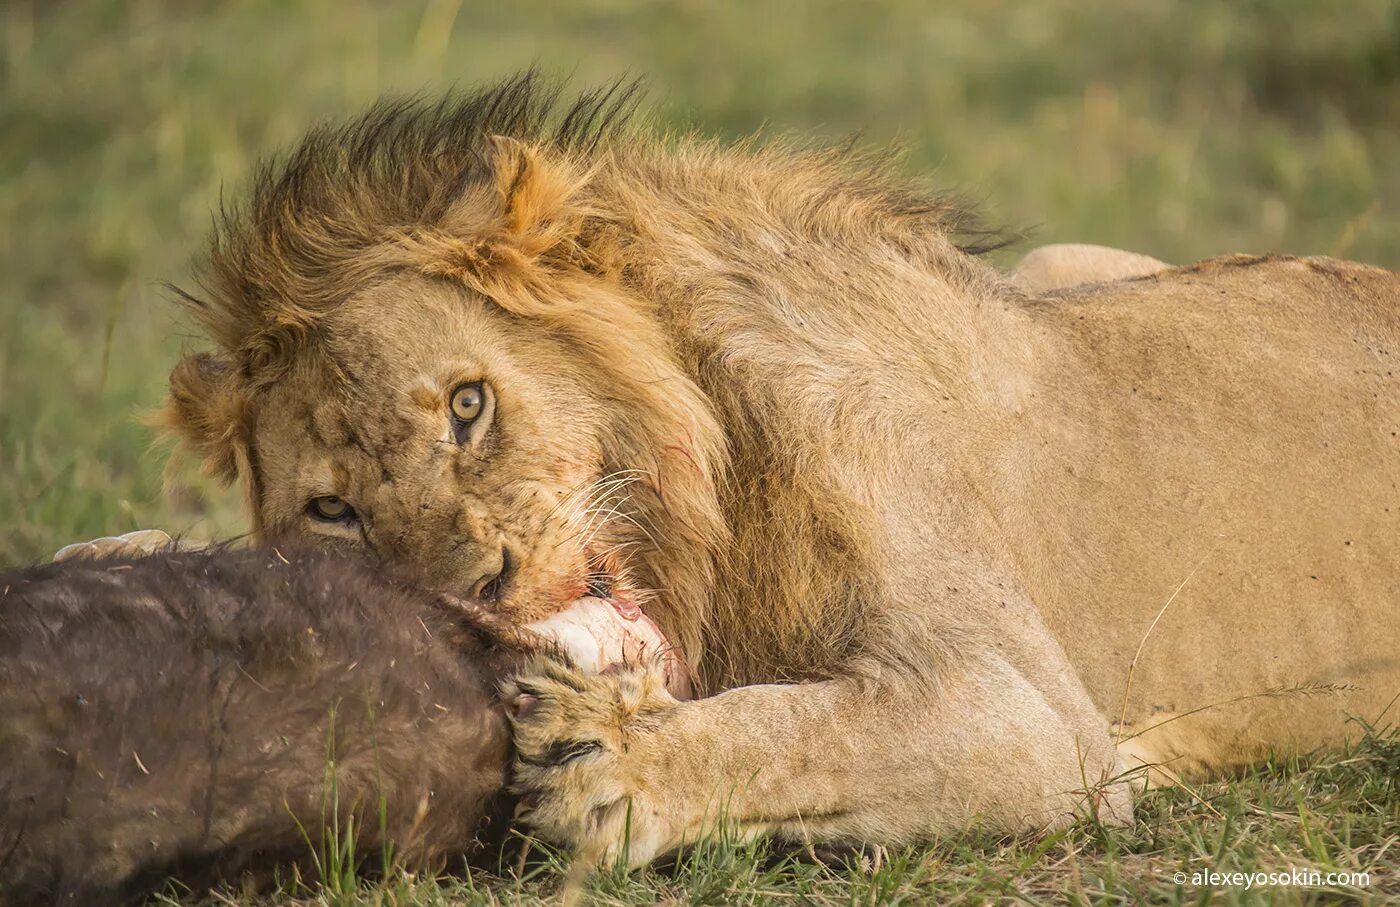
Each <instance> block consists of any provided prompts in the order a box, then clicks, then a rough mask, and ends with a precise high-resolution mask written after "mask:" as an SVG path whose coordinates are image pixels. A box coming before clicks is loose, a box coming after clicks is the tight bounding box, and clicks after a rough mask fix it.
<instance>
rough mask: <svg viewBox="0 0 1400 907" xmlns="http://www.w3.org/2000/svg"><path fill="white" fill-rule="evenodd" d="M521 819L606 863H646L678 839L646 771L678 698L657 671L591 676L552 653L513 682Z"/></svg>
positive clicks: (508, 693) (510, 696) (509, 690)
mask: <svg viewBox="0 0 1400 907" xmlns="http://www.w3.org/2000/svg"><path fill="white" fill-rule="evenodd" d="M504 693H505V699H506V703H507V706H508V712H509V714H510V717H511V722H512V724H513V725H514V727H515V746H516V752H517V757H516V766H515V782H514V785H513V789H514V792H515V793H516V794H518V795H519V796H520V798H521V807H520V810H519V817H520V818H521V820H522V821H523V822H524V823H525V824H526V825H528V826H529V827H530V828H531V829H532V830H533V831H534V832H535V833H536V834H538V835H539V836H540V837H541V838H543V839H545V840H548V841H551V842H553V843H555V844H558V845H561V846H563V847H566V848H568V849H570V850H571V851H573V852H574V853H575V854H576V855H577V856H578V857H579V858H580V859H584V860H587V861H591V862H600V861H607V860H613V859H617V858H618V857H619V856H622V857H623V858H624V859H625V860H626V861H627V862H628V863H630V864H633V865H639V864H641V863H645V862H647V861H648V860H650V859H651V858H652V857H654V856H656V855H657V854H659V853H661V852H663V851H664V850H666V849H669V847H671V846H674V843H676V842H675V841H674V840H673V838H674V833H673V827H672V826H673V823H671V822H669V821H667V816H666V814H665V813H666V811H665V809H664V804H663V802H662V799H661V798H660V797H659V796H657V791H656V785H654V784H653V783H652V781H653V779H651V778H650V777H649V776H648V770H649V769H652V768H654V766H653V765H651V764H650V761H651V758H652V754H653V753H654V752H656V746H655V744H656V738H657V736H658V729H659V727H660V726H661V724H662V722H663V721H664V718H665V716H666V715H667V713H669V712H670V711H671V710H672V709H674V708H676V707H677V705H678V703H677V702H676V700H675V699H674V698H673V697H672V696H671V695H670V694H669V693H668V692H667V691H666V687H665V680H664V678H663V676H662V675H661V674H660V673H659V672H658V671H656V670H653V669H649V668H638V667H633V668H626V669H624V670H622V671H619V672H616V673H612V674H609V675H605V676H603V675H591V676H590V675H585V674H583V673H581V672H579V671H576V670H574V669H573V668H570V667H567V666H565V665H561V664H559V663H558V662H554V661H541V662H540V663H538V664H537V665H536V667H535V669H534V671H533V672H532V673H530V674H527V675H524V676H522V677H520V678H518V679H517V680H515V681H513V682H511V683H509V684H507V686H506V688H505V690H504Z"/></svg>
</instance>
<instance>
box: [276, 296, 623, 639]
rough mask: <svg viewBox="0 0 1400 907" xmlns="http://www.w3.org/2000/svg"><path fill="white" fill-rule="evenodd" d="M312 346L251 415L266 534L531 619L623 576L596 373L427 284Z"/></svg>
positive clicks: (330, 327)
mask: <svg viewBox="0 0 1400 907" xmlns="http://www.w3.org/2000/svg"><path fill="white" fill-rule="evenodd" d="M319 337H320V339H319V340H318V341H317V343H316V344H315V345H314V346H313V347H311V348H310V349H309V350H308V351H307V352H305V353H303V354H302V356H301V358H300V359H299V360H298V363H297V366H296V367H294V368H293V369H292V371H291V373H290V375H289V376H288V377H287V378H286V379H285V380H283V381H281V382H280V383H278V384H277V385H275V386H274V387H273V388H271V389H270V390H268V391H266V392H265V394H264V396H263V400H262V402H261V404H260V405H259V406H258V407H257V411H256V415H255V418H254V425H253V436H252V445H251V447H252V450H253V451H254V454H255V456H256V459H257V463H258V473H259V476H258V478H259V481H258V486H259V487H258V488H257V498H256V501H255V506H256V507H257V508H258V511H259V516H260V521H261V523H262V525H263V529H264V531H265V532H267V533H268V534H271V535H276V536H287V535H299V536H308V537H310V538H312V539H313V540H317V541H320V542H321V543H323V544H325V545H327V546H330V547H338V548H342V549H362V550H364V551H365V552H366V553H368V554H369V555H371V556H373V557H375V558H379V559H382V560H385V561H390V562H393V563H396V564H403V565H408V566H410V567H412V568H414V569H416V570H417V571H420V572H421V574H422V575H423V576H425V578H426V579H427V580H428V581H429V582H431V583H432V584H433V585H434V586H439V587H441V588H443V589H444V590H449V591H452V592H454V593H456V594H460V595H471V596H476V597H479V598H480V599H482V600H484V601H487V602H488V603H492V604H495V605H498V606H499V607H500V608H501V609H502V610H503V611H505V612H507V613H509V614H511V615H512V616H514V617H517V618H519V619H521V620H532V619H537V618H539V617H543V616H545V615H547V614H549V613H553V612H554V611H557V610H558V609H559V608H560V607H561V606H562V605H564V604H565V603H567V602H570V601H572V600H574V599H576V598H578V597H579V596H580V595H582V594H584V593H585V591H587V590H589V588H590V584H592V586H593V587H594V590H593V591H595V592H596V591H598V590H597V588H596V587H598V586H603V587H606V586H607V585H609V584H610V583H611V582H612V574H614V573H616V572H617V571H616V570H615V569H613V567H614V566H615V565H617V564H618V561H617V555H618V553H617V552H616V551H610V550H609V549H610V548H613V547H615V546H617V545H618V542H619V538H618V536H617V535H616V534H615V533H616V531H617V529H616V527H615V525H614V523H615V521H614V520H612V519H610V516H609V513H608V511H609V510H610V509H613V510H615V509H616V504H617V501H618V497H619V495H618V491H619V487H618V486H619V485H621V484H622V483H624V482H625V477H617V476H608V475H607V474H606V473H605V464H604V462H603V454H602V448H601V444H600V441H599V438H600V435H601V433H602V432H603V431H604V424H605V422H606V420H607V406H606V404H605V403H604V402H602V401H600V400H599V399H598V396H595V395H596V394H597V392H598V380H597V377H596V376H593V375H590V374H589V373H588V368H587V365H586V363H584V362H582V361H580V360H579V359H578V357H577V356H573V355H570V353H569V352H568V350H567V348H566V347H565V346H563V345H562V344H561V342H560V338H557V337H552V336H549V334H548V333H547V332H546V331H543V330H541V329H540V327H539V326H538V325H535V324H532V323H531V322H529V321H526V320H522V319H518V318H515V317H514V316H512V315H510V314H508V313H506V312H504V311H502V310H501V309H498V308H497V307H495V306H494V305H493V304H492V303H490V302H489V301H487V300H486V299H484V298H483V297H480V296H478V295H476V294H474V293H472V292H471V291H469V290H466V289H464V288H461V287H459V286H456V285H452V284H449V283H447V282H444V281H436V280H432V279H430V278H425V277H420V276H396V277H393V278H391V279H390V280H388V281H386V282H382V283H379V284H377V285H375V286H373V287H371V288H369V289H367V290H365V291H363V292H362V293H361V294H360V295H359V296H357V297H356V298H354V299H352V300H351V301H349V302H348V303H347V304H346V305H345V306H344V307H343V309H341V310H340V311H338V312H337V313H336V314H335V315H334V316H333V317H332V318H330V319H329V320H328V321H327V322H326V323H325V324H324V325H322V329H321V331H320V333H319ZM603 390H604V391H606V388H603Z"/></svg>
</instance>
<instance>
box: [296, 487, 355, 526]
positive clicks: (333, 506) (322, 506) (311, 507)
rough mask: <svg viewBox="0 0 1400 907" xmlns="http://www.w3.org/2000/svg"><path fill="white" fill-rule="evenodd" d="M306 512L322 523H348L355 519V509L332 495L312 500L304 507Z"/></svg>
mask: <svg viewBox="0 0 1400 907" xmlns="http://www.w3.org/2000/svg"><path fill="white" fill-rule="evenodd" d="M306 512H307V513H308V514H310V515H311V518H312V519H316V520H320V521H321V522H323V523H348V522H350V521H351V520H353V519H355V508H354V507H351V506H350V505H349V504H347V503H345V500H344V499H343V498H338V497H336V496H335V495H333V494H327V495H322V496H321V497H319V498H312V499H311V503H309V504H307V505H306Z"/></svg>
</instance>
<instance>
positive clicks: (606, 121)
mask: <svg viewBox="0 0 1400 907" xmlns="http://www.w3.org/2000/svg"><path fill="white" fill-rule="evenodd" d="M557 94H558V92H557V90H556V89H552V88H549V87H546V86H543V85H541V83H540V80H539V79H537V78H536V77H534V76H533V75H528V74H527V75H525V76H522V77H519V78H516V79H513V80H510V81H508V82H505V83H503V84H501V85H499V86H497V87H495V88H491V89H488V90H485V91H482V92H479V93H476V94H472V95H469V96H465V97H460V98H451V99H448V100H445V101H443V102H441V103H438V104H431V105H430V104H425V103H422V102H418V101H407V102H394V103H386V104H381V105H379V106H377V107H376V108H375V109H373V110H372V111H370V112H369V113H368V114H366V115H365V116H363V117H362V118H360V119H358V120H356V121H354V122H352V123H350V124H348V125H345V126H340V127H334V128H320V129H317V130H314V131H313V132H312V133H311V134H310V135H309V136H308V137H307V138H306V139H305V140H304V142H303V143H302V145H301V146H300V147H299V148H298V149H297V150H296V151H294V152H293V153H292V154H291V155H290V157H288V158H287V159H286V160H285V161H282V162H278V163H273V164H269V165H266V166H264V167H262V168H261V169H260V170H259V171H258V173H257V176H256V178H255V180H254V183H253V187H252V193H251V199H250V201H249V202H248V203H247V205H246V206H240V207H231V208H227V209H225V210H223V211H222V212H221V217H220V219H219V221H218V224H217V229H216V231H215V235H214V237H213V239H212V242H211V246H210V249H209V252H208V255H207V259H206V261H205V262H204V266H203V267H202V269H201V271H200V280H199V291H198V292H190V293H182V294H181V295H182V296H183V298H184V300H185V301H186V303H187V304H188V306H189V308H190V310H191V311H192V313H193V316H194V318H195V319H196V320H197V322H198V323H199V324H200V326H201V327H202V328H203V329H204V330H205V331H206V332H207V333H208V335H209V336H210V337H211V338H212V340H213V341H214V343H215V344H216V346H217V348H218V354H219V357H220V361H221V363H223V364H222V365H221V367H220V368H218V369H211V368H209V367H208V363H207V362H205V363H203V364H202V366H200V367H194V366H193V365H190V364H188V363H187V364H185V365H182V366H181V367H179V368H177V370H176V372H175V373H174V374H173V375H172V390H171V401H170V404H169V407H168V409H167V411H166V414H165V416H164V419H163V422H164V424H165V425H166V427H167V428H169V429H171V430H173V431H175V432H176V433H178V434H180V435H181V436H182V437H183V438H184V439H185V441H186V442H187V444H188V445H189V446H190V447H191V448H192V449H193V450H194V451H195V452H196V453H197V454H198V455H199V456H201V457H202V459H203V460H204V462H205V465H206V468H207V469H208V470H209V471H210V472H211V473H213V474H215V475H218V476H221V477H222V478H224V479H225V480H228V481H233V480H235V479H236V478H237V477H239V476H240V475H241V476H243V477H244V480H245V481H247V482H253V481H255V475H256V469H257V467H256V451H254V450H252V449H251V445H252V439H251V437H250V436H249V435H250V430H249V425H250V424H251V420H250V416H249V413H250V411H251V410H252V409H253V408H255V407H256V405H257V397H258V394H259V391H260V389H262V388H264V387H267V386H268V385H269V384H271V383H273V382H276V381H277V380H278V378H279V377H280V376H282V375H283V374H285V373H286V371H287V370H288V369H289V368H291V367H292V365H293V363H294V362H296V361H298V360H300V359H302V358H304V357H308V356H310V357H314V356H316V355H317V349H318V347H319V345H320V341H321V339H322V337H321V332H322V331H323V325H324V321H325V318H326V316H327V315H328V314H329V313H331V312H333V311H335V309H336V308H337V307H338V306H339V305H341V304H343V303H344V302H345V301H346V300H347V299H349V298H350V297H351V296H353V295H354V294H356V293H357V292H359V291H361V290H363V289H364V288H365V287H366V286H368V285H372V284H373V283H375V282H376V281H379V280H382V279H383V278H384V277H385V276H386V275H388V274H390V273H392V272H395V271H403V270H407V271H412V272H416V273H419V274H423V275H429V276H431V277H433V278H436V279H440V280H445V281H451V282H454V283H457V284H460V285H462V286H465V287H467V288H469V289H470V290H472V291H474V292H477V293H480V294H481V295H483V296H485V297H486V298H488V299H490V300H492V301H493V302H494V303H495V304H497V305H499V306H500V307H501V308H503V309H505V310H506V311H509V312H511V313H514V314H516V315H519V316H521V317H524V318H528V319H532V320H535V321H536V322H538V323H540V324H541V325H544V326H547V327H548V328H549V329H550V330H551V331H554V332H558V333H559V334H561V335H563V336H567V337H569V338H570V341H571V345H572V347H573V348H575V349H577V351H578V352H579V353H580V354H581V355H584V356H587V357H589V359H590V360H591V361H592V363H593V364H594V366H595V367H596V368H597V369H598V370H599V372H600V373H601V374H604V375H607V376H608V380H610V381H611V382H612V387H613V389H614V392H615V393H616V395H617V396H618V398H619V399H620V400H622V401H623V403H624V405H625V407H626V408H627V410H628V411H629V413H630V414H631V418H630V419H629V420H628V421H627V422H626V424H625V425H624V426H623V428H622V430H621V431H620V432H619V434H618V436H617V437H614V438H610V439H607V443H608V445H609V447H610V449H609V450H608V451H607V454H608V460H609V462H610V463H612V464H614V465H615V466H616V468H617V469H618V470H630V471H636V472H637V473H639V474H641V475H643V476H645V477H646V478H645V481H644V482H643V483H642V484H643V485H644V486H645V490H646V493H645V494H639V495H636V496H634V499H633V500H634V504H633V506H635V507H636V508H638V513H637V514H636V517H637V521H638V522H639V523H641V524H642V525H645V526H646V527H648V528H649V530H650V534H651V536H652V538H651V539H650V540H649V541H650V542H651V543H652V544H649V545H648V546H644V548H643V550H642V551H641V553H640V554H639V556H638V558H637V560H636V563H634V565H633V569H635V570H636V571H637V572H639V573H640V574H641V575H640V577H639V579H640V581H641V582H642V583H643V584H644V585H646V586H648V587H650V588H653V589H655V590H657V602H656V603H655V605H654V608H655V609H656V610H657V615H656V616H657V617H658V619H659V620H661V622H662V623H663V626H667V627H668V628H669V629H670V630H671V633H672V635H673V638H675V639H676V641H677V642H679V643H680V644H681V645H682V647H683V649H684V650H685V651H686V653H687V655H688V657H690V658H691V659H692V662H693V663H698V664H699V665H700V669H701V674H702V682H703V684H704V685H705V686H707V687H709V688H711V689H717V688H721V687H725V686H729V685H733V684H736V683H740V682H745V681H751V680H754V679H770V680H771V679H803V678H810V677H818V676H827V675H829V674H830V673H831V672H833V671H835V670H838V669H839V668H840V667H841V666H842V665H847V664H849V663H850V661H851V659H853V658H856V657H860V656H861V655H868V654H869V653H866V652H863V651H862V649H861V646H862V640H864V639H866V638H868V636H869V634H867V633H866V632H865V631H866V629H867V628H866V627H865V626H864V622H865V621H867V620H869V619H871V618H869V617H868V616H867V615H864V614H863V613H862V609H861V603H862V601H864V600H865V599H867V598H868V597H869V595H870V594H871V592H872V590H870V589H869V588H867V584H868V583H869V580H868V577H869V576H871V575H873V574H874V573H875V572H876V571H872V570H870V569H869V563H870V559H871V558H873V557H875V554H874V553H873V552H874V547H875V546H874V543H873V533H874V532H875V530H874V528H873V527H874V526H875V525H876V522H877V521H876V520H875V519H874V518H873V517H872V516H871V514H870V513H869V512H868V509H867V508H865V507H863V506H862V505H861V503H860V502H858V501H853V500H849V499H846V498H842V497H833V496H832V495H831V493H830V491H829V488H830V483H829V482H827V481H826V480H825V479H824V477H823V474H822V470H823V469H824V468H825V467H824V466H822V465H821V464H817V463H811V462H806V461H805V460H804V455H803V454H802V453H801V452H800V450H801V449H800V446H798V445H792V444H789V443H787V442H786V439H784V438H782V437H773V436H772V432H773V425H774V424H783V422H782V420H781V419H778V420H776V422H775V420H773V419H769V418H767V415H768V414H767V413H764V412H763V411H762V410H763V409H764V408H765V407H770V406H771V407H781V406H783V405H785V404H784V403H783V401H773V400H764V399H761V398H760V397H759V396H756V395H754V394H753V393H750V392H748V389H747V388H746V387H744V386H743V385H742V383H741V384H739V385H735V383H734V382H733V380H732V376H729V375H722V374H721V372H723V371H724V370H725V369H726V368H728V367H729V366H730V365H732V364H734V363H735V362H737V359H736V358H734V357H733V356H732V355H731V354H730V352H729V351H718V350H709V349H704V348H702V347H699V346H696V345H694V344H690V343H688V342H687V341H685V340H684V339H680V340H678V339H677V338H678V337H680V338H683V337H685V336H686V335H687V332H686V331H684V330H677V329H676V328H677V325H678V324H683V323H685V322H687V321H693V320H695V319H697V318H703V317H707V316H706V315H705V313H706V311H707V300H710V299H716V298H719V297H721V296H730V297H732V296H733V295H735V294H736V293H737V294H739V295H745V294H750V295H752V294H755V293H756V292H757V291H758V288H757V286H756V284H757V283H758V282H763V283H764V284H765V285H766V286H765V287H764V289H763V292H765V293H768V294H769V295H775V296H776V297H777V298H781V296H782V294H783V293H784V292H787V290H785V289H784V287H783V285H782V284H783V281H784V280H786V279H787V275H785V274H783V273H772V274H758V275H756V274H755V273H753V271H752V269H746V268H743V267H740V266H738V264H736V262H739V261H741V260H743V259H744V258H745V256H746V255H747V254H748V250H762V253H763V256H764V257H765V258H766V257H770V256H772V255H773V254H780V255H781V254H787V255H790V256H791V255H793V254H797V255H798V258H797V259H794V260H792V261H791V262H790V263H789V267H790V268H793V269H802V267H803V264H802V262H801V260H800V257H801V255H803V254H809V253H810V251H811V250H814V249H826V250H833V251H832V252H831V254H837V255H839V254H850V255H853V256H857V255H866V254H870V250H872V249H876V250H883V251H880V252H878V253H877V254H893V255H896V256H899V257H901V258H903V259H906V260H908V261H911V262H914V263H916V266H918V267H920V268H921V269H928V270H931V271H933V272H935V273H939V274H943V275H946V279H947V280H948V281H950V282H952V283H954V284H960V285H961V284H978V285H983V286H990V285H991V280H992V279H991V278H990V277H989V276H988V275H989V272H988V271H987V269H985V268H984V267H983V266H981V265H980V264H978V263H976V262H975V261H974V260H973V259H972V258H971V257H970V255H969V254H968V253H976V252H980V251H983V250H985V249H987V248H992V247H994V246H995V245H996V244H997V243H998V242H999V237H998V235H997V234H995V233H994V232H992V231H989V230H986V229H985V228H983V227H982V226H981V225H980V223H979V222H978V221H977V220H976V218H975V217H974V216H973V215H972V214H971V212H970V211H969V210H968V209H967V208H966V207H965V206H963V205H960V204H958V203H957V202H956V201H954V200H951V199H948V198H945V197H942V196H936V195H931V194H927V193H925V192H922V191H920V190H919V189H917V188H915V187H913V186H911V185H909V184H908V183H906V182H904V181H902V180H900V179H898V178H897V177H896V176H894V175H893V174H892V172H891V168H890V166H889V163H890V161H889V156H888V155H874V156H872V155H866V154H862V153H860V152H858V151H855V150H853V149H852V148H850V147H841V148H828V149H820V148H819V149H806V148H802V147H799V146H796V145H792V144H786V143H781V142H778V143H769V144H760V143H757V142H751V143H746V144H741V145H738V146H728V147H726V146H721V145H719V144H717V143H713V142H706V141H703V140H700V139H695V138H678V139H672V140H668V141H661V140H645V139H639V138H637V137H636V135H635V134H634V131H633V130H630V129H629V128H628V126H627V123H628V116H629V114H630V113H631V111H632V110H633V108H634V107H635V105H636V102H637V98H638V92H637V89H636V86H635V85H634V84H623V83H615V84H613V85H611V86H608V87H605V88H603V89H601V90H599V91H594V92H590V93H587V94H585V95H583V96H581V97H580V98H578V99H577V100H575V101H573V102H572V103H571V104H568V105H563V106H562V107H561V105H560V104H559V103H558V98H557ZM556 109H557V110H558V111H559V112H558V113H555V111H556ZM952 236H962V237H965V238H966V239H967V241H966V242H965V243H964V244H963V245H961V246H958V245H955V244H954V243H953V242H952V241H951V240H950V239H949V237H952ZM798 248H801V249H805V250H807V251H806V252H802V253H793V252H791V251H790V250H792V249H798ZM682 261H683V262H686V263H687V264H684V265H682V264H678V262H682ZM791 291H792V292H797V290H796V289H793V290H791ZM955 346H956V343H950V348H949V349H948V350H947V351H946V356H945V357H944V358H945V359H946V361H947V362H949V363H957V362H958V361H959V359H960V357H965V355H966V353H965V352H960V351H958V350H957V349H955V348H954V347H955ZM741 352H746V353H751V354H756V355H761V354H762V353H761V351H759V350H749V351H741ZM937 352H938V351H937V350H931V351H930V353H931V354H936V353H937ZM211 376H212V378H211ZM211 381H213V382H214V383H212V384H211ZM214 401H218V403H217V405H215V404H214ZM881 430H882V431H884V430H889V428H888V427H885V428H882V429H881ZM875 443H876V444H877V445H878V441H876V442H875ZM774 545H780V546H782V548H783V550H782V551H781V553H779V552H776V551H774V550H773V547H772V546H774ZM762 552H767V553H768V554H770V555H773V556H771V557H763V556H761V553H762ZM755 595H757V596H758V600H759V601H761V602H762V603H763V607H760V608H758V609H754V608H753V607H751V606H749V605H746V604H745V603H750V604H751V603H752V602H753V601H754V600H755ZM928 661H929V659H927V658H926V657H924V656H923V655H921V654H911V655H910V656H909V662H910V663H911V664H927V663H928Z"/></svg>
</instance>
